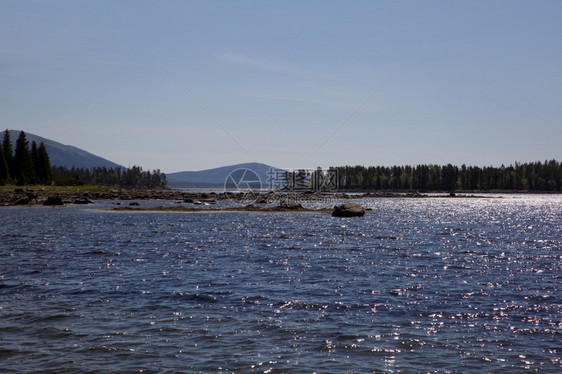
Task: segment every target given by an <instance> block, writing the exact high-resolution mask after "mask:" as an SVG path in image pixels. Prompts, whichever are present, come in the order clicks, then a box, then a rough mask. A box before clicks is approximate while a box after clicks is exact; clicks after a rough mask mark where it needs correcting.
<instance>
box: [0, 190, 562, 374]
mask: <svg viewBox="0 0 562 374" xmlns="http://www.w3.org/2000/svg"><path fill="white" fill-rule="evenodd" d="M360 202H361V203H362V204H363V205H365V206H367V207H370V208H372V211H369V212H367V213H366V214H365V216H364V217H361V218H346V219H342V218H333V217H331V216H330V215H329V214H321V213H259V212H253V213H250V212H202V213H199V212H198V213H165V212H111V211H105V210H102V209H103V208H108V207H109V208H111V207H113V206H114V205H113V204H114V203H113V202H107V201H98V202H96V203H95V204H94V205H90V206H78V205H76V206H75V205H69V206H66V207H1V208H0V223H1V225H0V254H1V262H0V369H1V371H2V372H4V373H23V372H44V373H51V372H52V373H61V372H67V373H68V372H89V373H110V372H130V373H133V372H138V373H140V372H145V373H147V372H148V373H153V372H158V373H182V372H183V373H197V372H223V373H228V372H250V373H251V372H256V373H258V372H259V373H283V372H290V373H312V372H317V373H343V372H360V373H367V372H387V373H399V372H405V373H411V372H439V373H449V372H459V373H481V372H495V373H513V372H535V371H536V372H542V373H559V372H561V371H562V359H561V356H562V318H561V316H562V284H561V274H562V272H561V270H562V229H561V222H562V196H560V195H505V196H492V197H490V198H418V199H413V198H388V199H384V198H380V199H364V200H361V201H360ZM147 204H152V205H155V204H168V205H172V204H178V203H177V202H154V201H151V202H141V206H142V205H147ZM219 204H221V203H219Z"/></svg>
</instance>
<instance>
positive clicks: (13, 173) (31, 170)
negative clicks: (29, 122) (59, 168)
mask: <svg viewBox="0 0 562 374" xmlns="http://www.w3.org/2000/svg"><path fill="white" fill-rule="evenodd" d="M52 179H53V174H52V170H51V163H50V161H49V155H48V153H47V149H46V148H45V144H43V142H41V144H39V147H37V144H36V143H35V141H33V142H32V143H31V148H30V147H29V142H28V141H27V138H26V135H25V132H23V131H22V132H20V134H19V136H18V139H17V140H16V146H15V149H14V148H13V145H12V140H11V139H10V132H9V131H8V130H6V131H5V132H4V139H3V142H2V144H1V145H0V185H4V184H8V183H15V184H16V185H18V186H22V185H25V184H43V185H44V184H51V182H52Z"/></svg>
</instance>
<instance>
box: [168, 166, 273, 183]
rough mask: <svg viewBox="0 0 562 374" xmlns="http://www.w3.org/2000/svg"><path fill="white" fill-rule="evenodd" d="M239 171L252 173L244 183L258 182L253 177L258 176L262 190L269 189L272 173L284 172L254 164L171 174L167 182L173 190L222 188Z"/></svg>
mask: <svg viewBox="0 0 562 374" xmlns="http://www.w3.org/2000/svg"><path fill="white" fill-rule="evenodd" d="M238 169H247V170H249V171H250V172H249V173H248V174H251V175H249V176H248V174H246V175H247V176H248V177H249V178H250V179H248V180H247V181H242V182H244V183H250V184H252V183H254V182H256V179H253V178H252V177H254V176H257V177H258V178H259V182H258V184H259V183H260V182H261V186H262V188H266V187H267V185H268V179H269V178H270V174H271V172H272V171H274V172H275V171H282V170H281V169H278V168H275V167H273V166H269V165H266V164H260V163H257V162H252V163H245V164H237V165H230V166H223V167H219V168H215V169H208V170H201V171H181V172H177V173H169V174H166V180H167V181H168V187H172V188H222V187H224V186H225V182H226V181H227V178H228V177H229V175H230V174H231V173H233V172H234V171H236V170H238ZM252 172H253V173H252ZM254 173H255V174H254ZM240 176H241V175H240ZM250 187H253V185H251V186H250Z"/></svg>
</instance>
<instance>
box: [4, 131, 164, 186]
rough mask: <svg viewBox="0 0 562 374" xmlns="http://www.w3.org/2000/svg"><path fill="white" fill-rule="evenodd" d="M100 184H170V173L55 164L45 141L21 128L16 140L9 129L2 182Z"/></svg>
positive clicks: (21, 184)
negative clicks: (30, 139) (32, 137)
mask: <svg viewBox="0 0 562 374" xmlns="http://www.w3.org/2000/svg"><path fill="white" fill-rule="evenodd" d="M7 184H15V185H16V186H24V185H52V184H54V185H58V186H68V185H97V186H116V187H122V188H139V189H146V188H150V189H155V188H164V187H166V175H165V174H164V173H161V172H160V170H153V171H149V170H148V171H144V170H142V168H141V167H140V166H133V167H131V168H128V169H127V168H109V169H108V168H105V167H94V168H92V169H89V168H71V169H68V168H65V167H62V166H51V163H50V160H49V155H48V153H47V149H46V147H45V144H43V142H41V144H40V145H39V146H37V144H36V143H35V142H32V144H31V147H30V146H29V142H28V141H27V138H26V135H25V132H23V131H21V132H20V134H19V136H18V139H17V140H16V143H15V148H14V147H13V145H12V140H11V139H10V133H9V131H8V130H6V131H5V132H4V139H3V142H2V144H0V185H7Z"/></svg>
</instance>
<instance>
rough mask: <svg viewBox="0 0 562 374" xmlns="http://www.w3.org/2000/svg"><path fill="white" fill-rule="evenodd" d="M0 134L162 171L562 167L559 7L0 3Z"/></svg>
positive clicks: (475, 3)
mask: <svg viewBox="0 0 562 374" xmlns="http://www.w3.org/2000/svg"><path fill="white" fill-rule="evenodd" d="M0 128H1V129H2V130H3V129H5V128H10V129H18V130H24V131H27V132H30V133H34V134H37V135H40V136H44V137H47V138H50V139H53V140H56V141H59V142H61V143H64V144H70V145H74V146H77V147H80V148H83V149H85V150H87V151H89V152H92V153H94V154H97V155H99V156H102V157H104V158H107V159H110V160H112V161H114V162H117V163H119V164H122V165H124V166H128V165H133V164H137V165H141V166H142V167H143V168H145V169H155V168H160V169H161V170H162V171H165V172H174V171H181V170H202V169H208V168H213V167H218V166H224V165H230V164H235V163H241V162H252V161H257V162H263V163H267V164H270V165H274V166H277V167H283V168H308V167H316V166H322V167H327V166H342V165H357V164H360V165H395V164H397V165H406V164H411V165H415V164H420V163H437V164H444V163H449V162H450V163H453V164H456V165H461V164H463V163H466V164H467V165H479V166H484V165H494V166H499V165H501V164H502V163H505V164H506V165H507V164H510V163H513V162H515V161H521V162H527V161H536V160H545V159H552V158H556V159H557V160H559V161H560V160H562V1H558V0H556V1H513V0H509V1H450V0H447V1H337V2H336V1H304V2H303V1H276V2H274V1H22V0H16V1H6V0H0Z"/></svg>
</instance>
